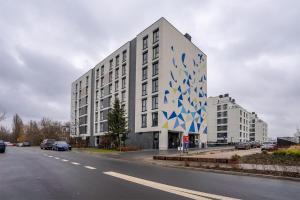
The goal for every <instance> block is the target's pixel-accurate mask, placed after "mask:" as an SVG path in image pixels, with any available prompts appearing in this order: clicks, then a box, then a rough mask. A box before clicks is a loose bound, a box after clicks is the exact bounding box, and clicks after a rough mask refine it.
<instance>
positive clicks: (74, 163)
mask: <svg viewBox="0 0 300 200" xmlns="http://www.w3.org/2000/svg"><path fill="white" fill-rule="evenodd" d="M71 163H72V164H73V165H80V163H78V162H71Z"/></svg>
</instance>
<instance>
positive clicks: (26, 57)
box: [0, 0, 300, 137]
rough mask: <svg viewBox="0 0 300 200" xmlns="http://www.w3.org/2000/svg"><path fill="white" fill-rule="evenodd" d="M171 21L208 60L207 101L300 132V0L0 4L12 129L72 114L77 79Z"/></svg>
mask: <svg viewBox="0 0 300 200" xmlns="http://www.w3.org/2000/svg"><path fill="white" fill-rule="evenodd" d="M162 16H163V17H165V18H166V19H167V20H169V21H170V22H171V23H172V24H173V25H174V26H175V27H177V28H178V29H179V30H180V31H181V32H183V33H185V32H188V33H190V35H191V36H192V40H193V42H194V43H195V44H196V45H197V46H198V47H199V48H200V49H202V50H203V51H204V52H205V53H206V54H207V55H208V95H209V96H216V95H219V94H223V93H229V94H230V96H232V97H233V98H235V99H236V101H237V103H238V104H240V105H242V106H243V107H244V108H246V109H247V110H248V111H251V112H252V111H255V112H256V113H258V115H259V117H260V118H262V119H263V120H265V121H266V122H267V123H268V125H269V134H270V135H271V136H273V137H274V136H288V135H292V134H293V133H294V132H295V130H296V127H297V126H300V106H299V103H300V1H297V0H295V1H287V0H282V1H276V0H273V1H267V0H266V1H264V0H257V1H255V0H254V1H243V0H240V1H230V0H226V1H200V0H196V1H182V0H179V1H175V0H170V1H163V0H158V1H156V0H150V1H149V0H147V1H142V0H129V1H126V2H125V1H124V0H123V1H106V2H104V1H103V2H102V1H86V0H81V1H76V0H49V1H47V0H43V1H40V0H36V1H31V0H26V1H22V0H19V1H14V0H1V1H0V110H4V111H6V112H7V117H8V118H7V119H6V121H5V122H4V123H2V124H4V125H6V126H9V124H10V123H11V117H12V115H13V114H14V113H19V114H20V115H21V117H22V118H23V120H24V121H28V120H30V119H33V120H39V119H40V118H42V117H48V118H51V119H53V120H62V121H68V120H69V118H70V94H71V91H70V88H71V82H72V81H73V80H75V79H76V78H78V77H79V76H80V75H82V74H83V73H85V72H86V71H87V70H89V69H90V68H91V67H93V66H95V65H96V64H97V63H98V62H100V61H101V60H102V59H103V58H105V57H106V56H108V55H109V54H110V53H111V52H113V51H114V50H116V49H117V48H119V47H120V46H121V45H123V44H124V43H125V42H127V41H129V40H131V39H133V38H134V37H135V36H136V35H137V34H138V33H139V32H141V31H142V30H143V29H145V28H146V27H147V26H149V25H150V24H151V23H153V22H154V21H156V20H157V19H159V18H160V17H162Z"/></svg>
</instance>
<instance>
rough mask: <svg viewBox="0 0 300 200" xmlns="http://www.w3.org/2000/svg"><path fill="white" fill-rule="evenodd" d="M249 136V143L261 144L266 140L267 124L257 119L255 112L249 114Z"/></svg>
mask: <svg viewBox="0 0 300 200" xmlns="http://www.w3.org/2000/svg"><path fill="white" fill-rule="evenodd" d="M249 134H250V137H249V139H250V141H256V142H260V143H262V142H266V141H267V140H268V124H267V123H266V122H265V121H263V120H262V119H259V118H258V116H257V114H256V113H255V112H252V113H251V117H250V129H249Z"/></svg>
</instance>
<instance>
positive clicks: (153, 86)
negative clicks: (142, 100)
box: [152, 78, 158, 92]
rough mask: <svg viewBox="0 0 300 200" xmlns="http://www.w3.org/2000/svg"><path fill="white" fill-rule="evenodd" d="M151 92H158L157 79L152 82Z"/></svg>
mask: <svg viewBox="0 0 300 200" xmlns="http://www.w3.org/2000/svg"><path fill="white" fill-rule="evenodd" d="M152 92H158V79H157V78H156V79H153V80H152Z"/></svg>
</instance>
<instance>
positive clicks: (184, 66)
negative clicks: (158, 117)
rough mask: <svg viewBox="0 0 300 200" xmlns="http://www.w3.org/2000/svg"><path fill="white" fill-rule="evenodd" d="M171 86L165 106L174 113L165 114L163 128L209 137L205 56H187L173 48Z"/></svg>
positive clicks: (166, 96) (165, 98)
mask: <svg viewBox="0 0 300 200" xmlns="http://www.w3.org/2000/svg"><path fill="white" fill-rule="evenodd" d="M170 51H171V52H172V55H173V56H172V60H171V61H170V65H172V67H171V68H170V69H171V70H170V72H169V83H168V86H167V87H166V89H165V90H164V97H163V98H164V99H163V102H164V104H172V105H171V106H167V107H172V108H176V109H174V110H168V111H167V110H164V111H162V113H163V116H164V123H163V125H162V127H163V128H165V129H168V130H176V131H180V132H183V133H184V134H185V135H187V134H189V133H190V134H192V133H204V134H207V123H206V117H207V112H206V107H207V93H206V81H207V77H206V60H205V59H206V56H205V55H204V54H203V53H202V52H199V53H198V54H196V55H188V54H186V53H185V52H179V51H176V48H175V47H174V46H171V48H170Z"/></svg>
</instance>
